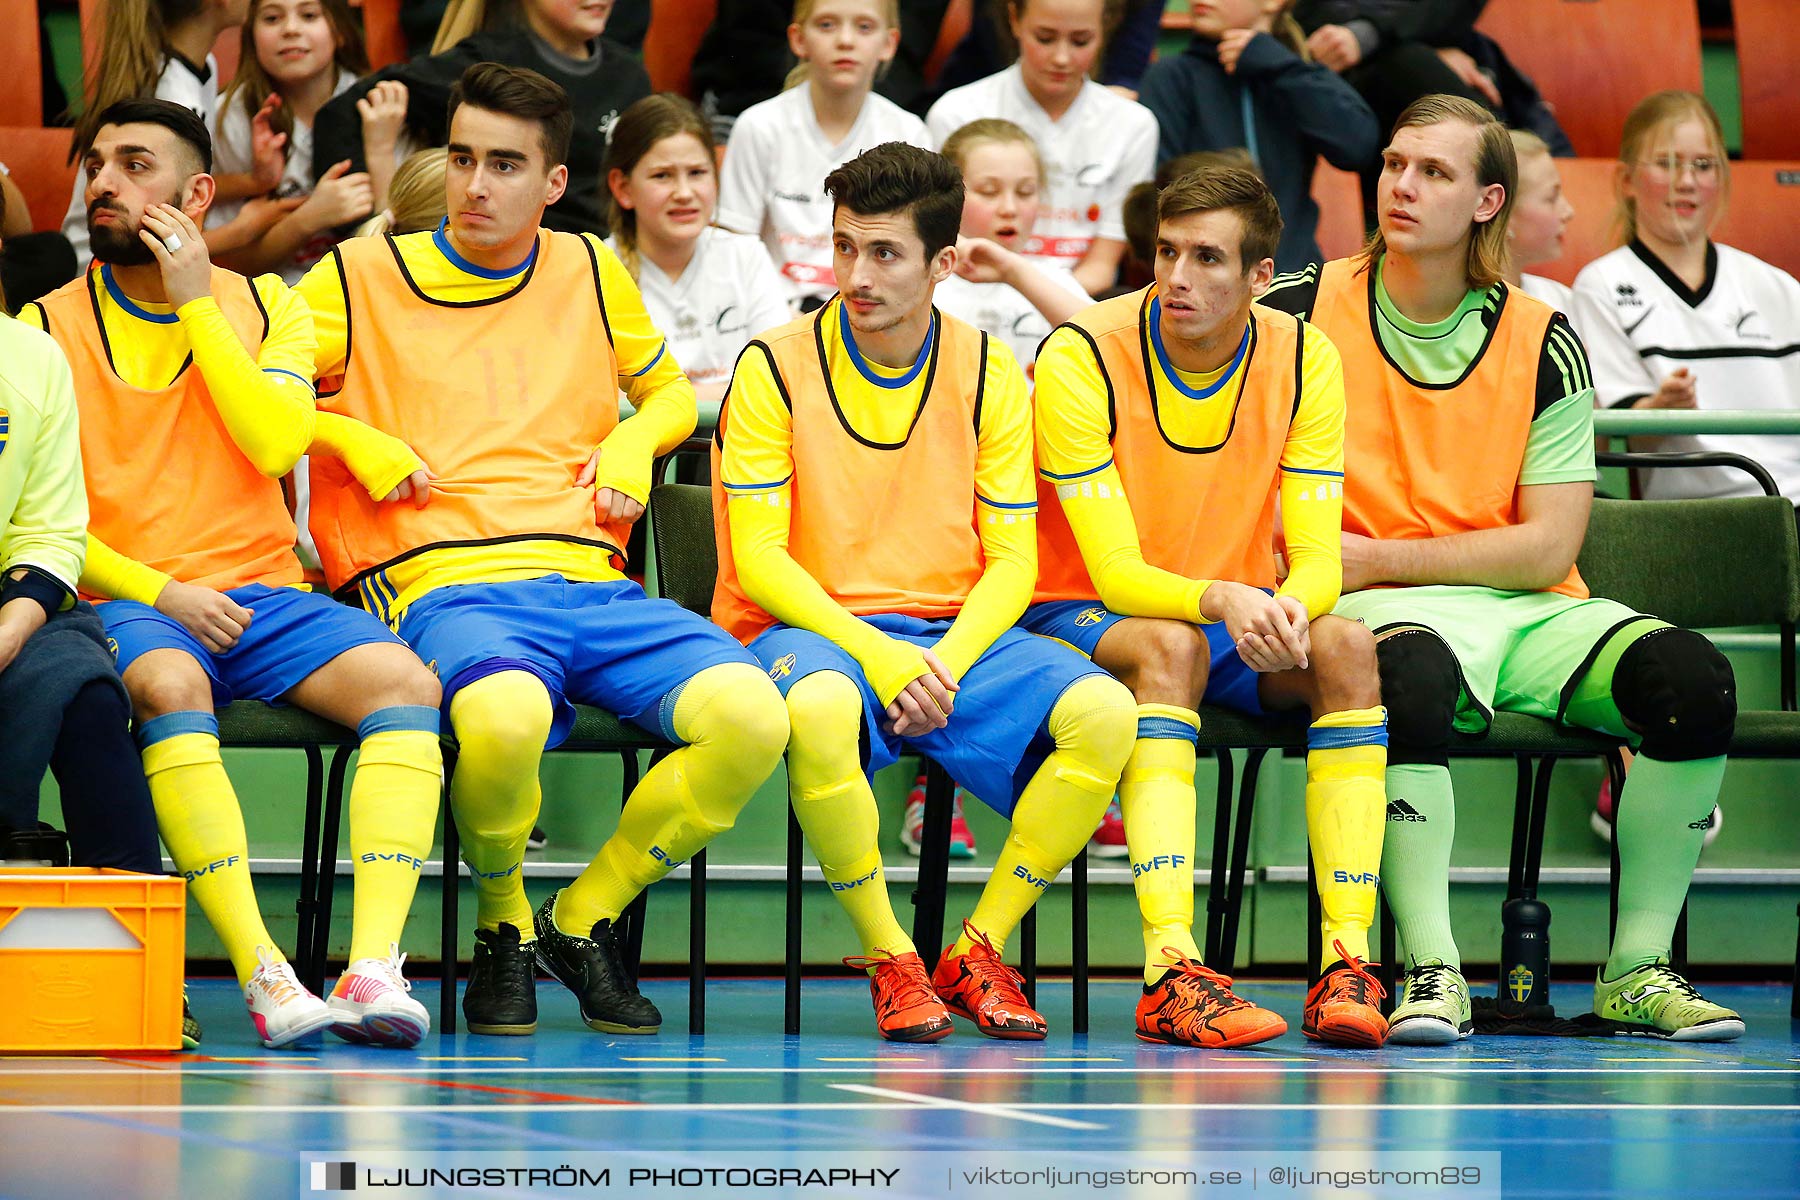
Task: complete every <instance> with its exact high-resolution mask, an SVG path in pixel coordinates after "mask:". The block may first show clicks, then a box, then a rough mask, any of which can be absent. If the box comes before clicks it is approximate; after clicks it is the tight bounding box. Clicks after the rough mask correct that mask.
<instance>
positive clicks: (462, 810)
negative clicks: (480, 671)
mask: <svg viewBox="0 0 1800 1200" xmlns="http://www.w3.org/2000/svg"><path fill="white" fill-rule="evenodd" d="M553 715H554V714H553V711H552V708H551V704H550V693H549V692H547V691H545V690H544V685H543V683H542V682H541V681H540V680H539V679H538V677H537V676H535V675H533V674H531V673H530V672H528V671H501V672H500V673H499V674H497V675H489V676H487V677H486V678H485V679H478V680H476V681H475V682H474V683H471V684H470V685H469V686H468V687H465V688H463V689H462V690H461V691H459V692H457V693H456V698H455V699H453V700H452V701H451V702H450V727H451V729H453V730H454V731H455V733H456V741H457V749H458V753H457V758H456V774H455V776H454V777H453V778H452V781H451V784H450V808H451V811H452V812H454V813H455V814H456V829H457V833H458V835H459V836H460V837H461V839H462V857H463V861H464V862H466V863H468V864H469V872H470V874H471V875H473V876H474V878H475V904H476V909H475V921H476V924H477V925H479V926H480V927H481V928H483V929H488V930H492V929H497V928H498V927H499V926H500V925H501V924H502V923H505V924H508V925H511V926H513V927H514V928H515V929H517V930H518V931H519V936H520V938H522V939H523V940H525V941H527V942H529V941H533V940H534V939H535V935H534V934H533V933H532V926H531V902H530V901H529V900H527V899H526V898H525V880H524V878H523V876H522V874H521V871H520V868H521V867H523V866H524V865H525V839H526V838H528V837H530V836H531V826H532V823H533V822H534V821H536V820H537V815H538V806H539V804H540V803H541V802H542V799H543V793H542V791H541V790H540V789H539V787H538V763H539V762H540V761H541V760H542V759H543V757H544V740H545V739H546V738H548V737H549V736H550V720H551V717H552V716H553Z"/></svg>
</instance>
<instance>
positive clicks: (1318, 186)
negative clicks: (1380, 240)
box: [1312, 162, 1365, 261]
mask: <svg viewBox="0 0 1800 1200" xmlns="http://www.w3.org/2000/svg"><path fill="white" fill-rule="evenodd" d="M1312 198H1313V203H1314V204H1317V205H1318V206H1319V230H1318V241H1319V250H1320V252H1321V253H1323V254H1324V255H1325V258H1326V260H1327V261H1329V260H1331V259H1334V258H1348V257H1349V256H1350V255H1352V254H1355V253H1356V252H1357V251H1358V250H1361V249H1362V244H1363V239H1364V236H1365V233H1364V230H1363V206H1362V180H1360V179H1358V178H1357V176H1356V174H1355V173H1354V172H1352V171H1340V170H1338V169H1337V168H1336V167H1334V166H1332V165H1331V164H1330V163H1327V162H1320V163H1319V165H1318V167H1316V168H1315V169H1314V170H1313V185H1312Z"/></svg>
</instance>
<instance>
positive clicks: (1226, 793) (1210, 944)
mask: <svg viewBox="0 0 1800 1200" xmlns="http://www.w3.org/2000/svg"><path fill="white" fill-rule="evenodd" d="M1213 761H1214V762H1215V763H1217V764H1218V767H1219V778H1218V786H1217V787H1216V788H1215V789H1214V796H1213V844H1212V878H1211V879H1210V880H1209V881H1208V885H1207V889H1206V948H1205V956H1206V963H1207V965H1208V966H1210V967H1213V968H1215V969H1216V970H1220V971H1229V970H1230V969H1231V964H1230V961H1229V960H1222V959H1221V957H1220V955H1221V947H1223V946H1224V944H1225V926H1226V924H1227V914H1228V913H1229V911H1230V907H1231V906H1230V901H1229V899H1228V896H1227V893H1228V891H1229V889H1228V888H1227V887H1226V869H1227V868H1226V864H1227V863H1228V862H1229V861H1230V853H1231V806H1232V804H1233V802H1234V801H1235V800H1236V793H1235V791H1234V790H1233V789H1232V786H1231V779H1232V769H1233V767H1232V759H1231V751H1230V750H1228V749H1226V748H1224V747H1222V746H1221V747H1220V748H1218V749H1216V750H1214V751H1213ZM1221 961H1223V962H1224V964H1225V965H1223V966H1221V965H1220V963H1221Z"/></svg>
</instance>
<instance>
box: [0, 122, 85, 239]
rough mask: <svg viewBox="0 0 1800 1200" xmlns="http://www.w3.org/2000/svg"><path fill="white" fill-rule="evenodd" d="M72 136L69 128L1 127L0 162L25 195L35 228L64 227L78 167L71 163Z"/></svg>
mask: <svg viewBox="0 0 1800 1200" xmlns="http://www.w3.org/2000/svg"><path fill="white" fill-rule="evenodd" d="M73 136H74V135H73V134H72V133H71V132H70V131H69V130H67V129H42V128H38V127H35V126H14V127H0V162H3V163H5V164H6V167H7V170H9V171H11V172H12V177H13V182H14V183H16V184H18V185H19V190H20V191H21V192H23V193H25V206H26V207H27V208H28V209H30V210H31V227H32V228H33V229H60V228H61V227H62V219H63V213H65V212H67V211H68V208H69V191H70V189H72V188H73V187H74V186H75V165H74V164H73V163H71V162H70V161H69V141H70V139H71V138H72V137H73Z"/></svg>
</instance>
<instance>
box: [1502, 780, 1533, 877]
mask: <svg viewBox="0 0 1800 1200" xmlns="http://www.w3.org/2000/svg"><path fill="white" fill-rule="evenodd" d="M1536 765H1537V764H1536V761H1535V760H1534V759H1533V758H1532V757H1531V756H1530V755H1529V754H1515V755H1514V756H1513V771H1514V779H1513V825H1512V853H1511V855H1510V857H1509V858H1508V859H1507V864H1506V898H1507V899H1508V900H1518V899H1520V898H1522V897H1523V896H1524V895H1525V860H1526V858H1527V838H1528V837H1529V834H1530V829H1531V802H1532V795H1533V793H1532V777H1533V775H1534V773H1535V772H1534V768H1535V767H1536Z"/></svg>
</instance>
